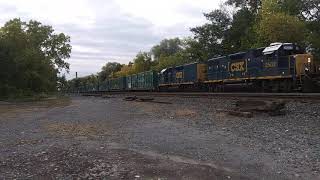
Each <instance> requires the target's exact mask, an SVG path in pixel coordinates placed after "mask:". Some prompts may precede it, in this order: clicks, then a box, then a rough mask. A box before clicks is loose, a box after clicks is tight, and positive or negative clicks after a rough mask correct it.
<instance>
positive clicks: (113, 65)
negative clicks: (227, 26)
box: [98, 62, 122, 81]
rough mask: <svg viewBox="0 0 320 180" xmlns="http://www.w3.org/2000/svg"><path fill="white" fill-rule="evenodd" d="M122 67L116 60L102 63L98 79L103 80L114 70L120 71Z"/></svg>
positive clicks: (114, 71) (110, 75)
mask: <svg viewBox="0 0 320 180" xmlns="http://www.w3.org/2000/svg"><path fill="white" fill-rule="evenodd" d="M121 68H122V65H121V64H120V63H117V62H108V63H107V64H106V65H104V66H103V67H102V69H101V71H100V72H99V73H98V75H99V80H100V81H105V80H106V79H108V78H110V77H112V76H113V75H114V74H115V73H116V72H118V71H120V70H121Z"/></svg>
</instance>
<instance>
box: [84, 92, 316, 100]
mask: <svg viewBox="0 0 320 180" xmlns="http://www.w3.org/2000/svg"><path fill="white" fill-rule="evenodd" d="M80 94H81V95H83V96H107V95H123V96H153V97H172V96H177V97H202V98H215V97H226V98H228V97H231V98H273V99H301V100H303V99H308V100H320V93H208V92H95V93H80Z"/></svg>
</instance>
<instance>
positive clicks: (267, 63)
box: [264, 62, 277, 68]
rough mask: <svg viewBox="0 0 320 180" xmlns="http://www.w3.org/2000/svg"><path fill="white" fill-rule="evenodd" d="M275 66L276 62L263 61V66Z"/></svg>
mask: <svg viewBox="0 0 320 180" xmlns="http://www.w3.org/2000/svg"><path fill="white" fill-rule="evenodd" d="M276 66H277V64H276V62H266V63H264V68H274V67H276Z"/></svg>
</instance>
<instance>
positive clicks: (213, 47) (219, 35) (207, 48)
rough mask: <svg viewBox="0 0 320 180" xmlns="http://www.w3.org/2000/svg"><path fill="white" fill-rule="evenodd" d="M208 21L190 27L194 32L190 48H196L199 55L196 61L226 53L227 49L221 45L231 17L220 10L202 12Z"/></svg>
mask: <svg viewBox="0 0 320 180" xmlns="http://www.w3.org/2000/svg"><path fill="white" fill-rule="evenodd" d="M204 16H205V17H206V19H207V20H208V21H209V23H206V24H204V25H202V26H199V27H195V28H192V29H191V32H192V33H193V34H194V40H195V41H192V44H190V46H192V48H193V49H194V50H196V49H197V51H199V52H198V53H195V54H198V55H200V56H199V57H197V59H196V60H197V61H206V60H208V59H209V58H213V57H216V56H220V55H224V54H226V52H227V50H226V49H225V47H224V46H223V42H224V40H225V33H226V32H227V30H228V29H229V28H230V25H231V18H230V17H229V15H228V14H227V13H226V12H223V11H222V10H215V11H212V12H211V13H207V14H204Z"/></svg>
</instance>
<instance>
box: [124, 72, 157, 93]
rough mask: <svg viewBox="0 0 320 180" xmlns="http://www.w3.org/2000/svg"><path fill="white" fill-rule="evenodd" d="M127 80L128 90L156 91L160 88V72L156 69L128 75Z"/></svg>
mask: <svg viewBox="0 0 320 180" xmlns="http://www.w3.org/2000/svg"><path fill="white" fill-rule="evenodd" d="M126 81H127V90H129V91H142V90H149V91H155V90H157V88H158V73H157V72H155V71H146V72H142V73H139V74H134V75H130V76H127V77H126Z"/></svg>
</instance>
